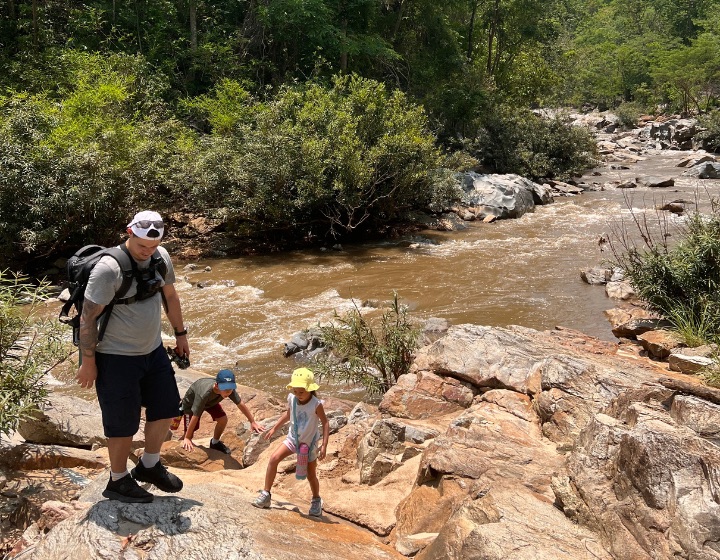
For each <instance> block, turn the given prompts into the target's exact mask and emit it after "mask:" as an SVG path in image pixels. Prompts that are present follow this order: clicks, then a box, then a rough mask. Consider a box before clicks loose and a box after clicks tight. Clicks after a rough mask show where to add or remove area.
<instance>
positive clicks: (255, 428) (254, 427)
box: [250, 422, 265, 434]
mask: <svg viewBox="0 0 720 560" xmlns="http://www.w3.org/2000/svg"><path fill="white" fill-rule="evenodd" d="M250 427H251V428H252V430H253V432H255V433H257V434H259V433H262V432H264V431H265V426H263V425H261V424H258V423H257V422H250Z"/></svg>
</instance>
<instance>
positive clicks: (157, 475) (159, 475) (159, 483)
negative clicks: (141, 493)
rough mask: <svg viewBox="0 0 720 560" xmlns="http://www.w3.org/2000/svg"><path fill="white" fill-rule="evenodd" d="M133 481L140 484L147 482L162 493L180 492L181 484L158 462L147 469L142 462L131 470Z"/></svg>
mask: <svg viewBox="0 0 720 560" xmlns="http://www.w3.org/2000/svg"><path fill="white" fill-rule="evenodd" d="M130 474H132V475H133V478H134V479H135V480H139V481H140V482H149V483H150V484H152V485H153V486H155V488H157V489H158V490H162V491H163V492H179V491H180V490H182V487H183V483H182V480H180V479H179V478H178V477H177V476H175V475H174V474H172V473H171V472H168V470H167V469H166V468H165V466H164V465H163V464H162V463H161V462H160V461H158V462H157V463H155V466H154V467H150V468H147V467H146V466H145V465H143V463H142V461H138V464H137V465H136V466H135V468H134V469H133V470H131V471H130Z"/></svg>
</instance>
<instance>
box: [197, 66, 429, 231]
mask: <svg viewBox="0 0 720 560" xmlns="http://www.w3.org/2000/svg"><path fill="white" fill-rule="evenodd" d="M228 91H231V92H233V91H234V92H235V94H234V99H241V98H242V99H246V98H244V97H242V96H241V95H240V94H239V93H238V92H241V90H240V89H238V88H232V87H231V85H230V84H229V83H226V84H225V85H224V86H223V89H222V91H220V90H218V92H217V95H219V96H220V94H222V97H221V98H220V97H219V98H218V100H217V102H216V103H214V104H213V103H210V102H209V101H208V100H204V102H203V103H202V105H200V104H194V108H195V109H202V110H204V111H205V114H206V115H207V118H208V119H209V121H210V122H213V123H218V124H216V125H215V126H216V130H214V132H213V135H212V137H210V138H205V139H203V145H204V146H205V149H206V151H205V153H204V158H205V159H203V160H202V161H201V162H200V163H199V166H198V168H197V172H196V176H197V177H198V182H197V184H196V186H195V188H194V191H193V194H194V196H195V197H196V199H195V202H194V204H195V206H196V207H205V208H209V209H210V208H212V209H217V208H218V207H219V206H220V207H223V208H225V209H226V210H227V215H228V217H229V220H230V226H231V229H233V230H234V231H235V232H236V233H238V234H240V233H245V232H244V231H243V228H245V227H248V226H249V227H252V228H253V229H254V230H256V231H258V230H259V231H262V230H264V231H266V232H268V233H270V234H274V235H277V236H284V237H286V238H289V237H293V238H296V237H298V235H299V236H300V237H301V238H302V237H305V236H308V235H309V236H320V237H322V236H336V235H342V236H350V235H353V234H357V233H360V232H367V231H377V230H378V229H379V228H381V227H382V225H383V224H386V223H388V222H391V221H393V220H395V219H397V218H398V216H399V215H400V213H401V212H403V211H404V210H406V209H409V208H417V207H424V206H425V205H427V204H428V203H429V202H430V201H431V200H433V197H434V192H433V177H432V171H433V170H434V169H436V168H437V167H439V166H440V163H441V161H442V158H441V154H440V152H439V151H438V150H437V148H436V147H435V139H434V137H433V136H432V134H431V133H430V132H429V131H428V129H427V119H426V116H425V113H424V112H423V110H422V109H421V108H420V107H418V106H415V105H413V104H412V103H410V102H409V101H408V100H407V98H406V96H405V95H404V94H403V93H401V92H399V91H393V92H388V91H387V90H386V88H385V86H384V85H383V84H381V83H379V82H375V81H372V80H366V79H363V78H359V77H357V76H345V77H338V78H336V79H335V80H334V82H333V85H332V87H331V88H327V87H324V86H321V85H319V84H310V85H305V86H297V87H286V88H283V89H281V90H280V91H279V92H278V94H277V95H276V96H275V97H274V98H273V99H271V100H269V101H267V102H264V103H259V102H257V101H253V103H254V104H255V106H254V108H253V109H252V110H245V111H243V110H240V109H238V108H234V107H233V97H232V96H230V95H227V94H226V93H224V92H228ZM248 116H251V117H252V118H248ZM220 123H222V124H220ZM219 162H222V166H221V167H219V166H218V163H219Z"/></svg>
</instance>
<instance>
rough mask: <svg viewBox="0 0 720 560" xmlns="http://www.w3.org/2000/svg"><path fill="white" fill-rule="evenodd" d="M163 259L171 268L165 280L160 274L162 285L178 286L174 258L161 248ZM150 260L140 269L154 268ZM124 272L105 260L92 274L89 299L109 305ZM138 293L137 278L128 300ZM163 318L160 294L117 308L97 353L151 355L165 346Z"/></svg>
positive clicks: (120, 283) (138, 263) (157, 275)
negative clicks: (171, 258)
mask: <svg viewBox="0 0 720 560" xmlns="http://www.w3.org/2000/svg"><path fill="white" fill-rule="evenodd" d="M158 251H159V252H160V256H161V257H162V258H163V259H164V260H165V263H166V265H167V274H166V275H165V281H164V282H163V281H162V277H161V276H160V273H157V272H156V278H158V279H159V280H160V281H161V285H163V286H164V285H166V284H174V283H175V271H174V269H173V265H172V262H170V255H168V252H167V251H166V250H165V249H164V248H163V247H158ZM150 260H151V259H148V260H146V261H142V262H139V261H136V262H137V265H138V268H139V269H143V268H147V267H148V266H150ZM122 279H123V278H122V270H121V269H120V265H119V264H118V263H117V261H116V260H115V259H114V258H112V257H109V256H105V257H103V258H101V259H100V260H99V261H98V263H97V264H96V265H95V267H94V268H93V269H92V272H91V273H90V278H89V279H88V285H87V288H86V289H85V298H86V299H89V300H90V301H92V302H94V303H97V304H99V305H108V304H109V303H110V302H111V301H112V300H113V298H114V297H115V293H116V292H117V290H119V289H120V286H121V285H122ZM136 293H137V281H136V280H134V279H133V281H132V284H131V285H130V289H129V290H128V292H127V294H125V296H124V297H132V296H134V295H135V294H136ZM161 319H162V297H161V295H160V292H158V293H157V294H155V295H154V296H152V297H150V298H148V299H144V300H142V301H136V302H135V303H131V304H129V305H115V306H113V310H112V314H111V315H110V320H109V321H108V324H107V328H106V329H105V334H104V335H103V339H102V340H101V341H100V342H98V345H97V351H98V352H102V353H104V354H121V355H123V356H142V355H144V354H149V353H150V352H152V351H153V350H155V349H156V348H157V347H158V346H160V345H161V344H162V336H161V334H160V333H161V331H160V322H161Z"/></svg>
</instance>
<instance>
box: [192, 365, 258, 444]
mask: <svg viewBox="0 0 720 560" xmlns="http://www.w3.org/2000/svg"><path fill="white" fill-rule="evenodd" d="M236 388H237V385H236V384H235V375H234V374H233V372H232V371H230V370H229V369H221V370H220V371H219V372H218V374H217V376H216V377H215V379H212V378H209V377H208V378H203V379H198V380H197V381H195V382H193V384H192V385H190V387H188V390H187V391H186V392H185V396H184V397H183V400H182V402H181V403H180V410H181V412H182V414H183V416H184V424H185V435H184V437H183V444H182V445H183V448H184V449H186V450H187V451H192V450H193V449H194V446H193V443H192V437H193V434H194V433H195V430H196V429H197V428H198V427H199V426H200V416H201V415H202V413H203V411H204V412H207V413H209V414H210V416H211V417H212V419H213V420H214V421H215V422H217V424H216V425H215V431H214V433H213V438H212V439H211V440H210V449H215V450H217V451H222V452H223V453H226V454H230V449H229V448H228V446H227V445H225V444H224V443H223V442H222V441H220V436H222V433H223V431H225V427H226V426H227V421H228V418H227V415H226V414H225V411H224V410H223V408H222V406H221V405H220V401H222V400H223V399H226V398H230V400H231V401H232V402H234V403H235V404H236V405H237V407H238V408H239V409H240V412H242V413H243V414H244V415H245V416H246V417H247V419H248V420H249V421H250V427H251V428H252V429H253V430H254V431H255V432H257V433H260V432H263V431H264V430H265V428H264V427H263V426H261V425H260V424H258V423H257V422H255V419H254V418H253V415H252V413H251V412H250V410H249V409H248V407H247V406H245V404H244V403H243V402H242V401H241V400H240V395H238V394H237V391H235V389H236Z"/></svg>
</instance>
